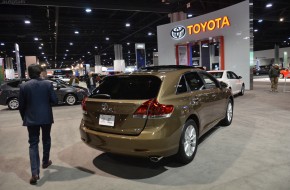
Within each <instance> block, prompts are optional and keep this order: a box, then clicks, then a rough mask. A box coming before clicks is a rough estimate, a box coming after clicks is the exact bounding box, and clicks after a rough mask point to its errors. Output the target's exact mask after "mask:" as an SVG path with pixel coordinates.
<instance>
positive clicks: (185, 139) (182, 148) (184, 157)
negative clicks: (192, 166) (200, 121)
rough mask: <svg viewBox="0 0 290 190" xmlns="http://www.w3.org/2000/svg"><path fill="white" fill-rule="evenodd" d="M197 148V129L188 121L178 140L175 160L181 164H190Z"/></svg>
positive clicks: (193, 123)
mask: <svg viewBox="0 0 290 190" xmlns="http://www.w3.org/2000/svg"><path fill="white" fill-rule="evenodd" d="M197 146H198V128H197V125H196V123H195V121H194V120H191V119H190V120H188V121H186V123H185V124H184V127H183V130H182V133H181V137H180V140H179V150H178V153H177V155H176V156H177V159H178V161H179V162H181V163H182V164H188V163H190V162H191V161H192V160H193V158H194V157H195V154H196V151H197Z"/></svg>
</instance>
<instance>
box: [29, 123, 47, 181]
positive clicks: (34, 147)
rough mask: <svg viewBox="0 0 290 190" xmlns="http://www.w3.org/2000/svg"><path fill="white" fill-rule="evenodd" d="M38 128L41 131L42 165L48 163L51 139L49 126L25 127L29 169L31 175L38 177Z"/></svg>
mask: <svg viewBox="0 0 290 190" xmlns="http://www.w3.org/2000/svg"><path fill="white" fill-rule="evenodd" d="M40 128H41V131H42V145H43V157H42V164H47V163H48V161H49V153H50V147H51V138H50V130H51V124H48V125H34V126H27V130H28V135H29V139H28V143H29V157H30V167H31V174H32V175H39V169H40V159H39V150H38V143H39V135H40Z"/></svg>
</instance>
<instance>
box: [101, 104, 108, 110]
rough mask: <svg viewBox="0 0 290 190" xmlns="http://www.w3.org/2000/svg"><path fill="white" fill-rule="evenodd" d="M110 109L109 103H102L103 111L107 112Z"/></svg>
mask: <svg viewBox="0 0 290 190" xmlns="http://www.w3.org/2000/svg"><path fill="white" fill-rule="evenodd" d="M108 108H109V106H108V104H107V103H102V110H103V111H106V110H107V109H108Z"/></svg>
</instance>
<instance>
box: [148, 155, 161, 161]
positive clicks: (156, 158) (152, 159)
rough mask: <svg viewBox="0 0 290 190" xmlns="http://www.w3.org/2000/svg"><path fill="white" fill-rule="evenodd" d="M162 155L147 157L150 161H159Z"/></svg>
mask: <svg viewBox="0 0 290 190" xmlns="http://www.w3.org/2000/svg"><path fill="white" fill-rule="evenodd" d="M162 158H163V156H150V157H149V159H150V161H151V162H159V161H160V160H161V159H162Z"/></svg>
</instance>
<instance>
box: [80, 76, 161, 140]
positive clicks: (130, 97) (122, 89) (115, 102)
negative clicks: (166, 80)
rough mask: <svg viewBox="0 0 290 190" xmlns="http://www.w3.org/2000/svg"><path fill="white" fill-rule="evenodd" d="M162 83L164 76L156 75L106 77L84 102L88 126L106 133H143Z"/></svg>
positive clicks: (85, 119) (85, 118)
mask: <svg viewBox="0 0 290 190" xmlns="http://www.w3.org/2000/svg"><path fill="white" fill-rule="evenodd" d="M160 86H161V79H160V78H159V77H157V76H154V75H115V76H108V77H105V78H104V79H103V80H102V81H101V82H100V84H99V86H98V87H97V88H96V89H95V90H94V92H93V93H92V95H90V97H89V98H87V99H86V100H84V101H83V110H84V111H85V112H86V114H84V122H85V126H86V127H88V128H89V129H91V130H95V131H102V132H107V133H114V134H125V135H138V134H140V133H141V131H142V130H143V128H144V127H145V125H146V121H147V118H148V114H147V113H148V108H149V107H150V105H151V104H152V103H151V102H152V100H156V97H157V95H158V92H159V89H160ZM144 108H145V109H144ZM144 112H146V113H145V114H144Z"/></svg>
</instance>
